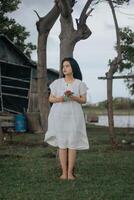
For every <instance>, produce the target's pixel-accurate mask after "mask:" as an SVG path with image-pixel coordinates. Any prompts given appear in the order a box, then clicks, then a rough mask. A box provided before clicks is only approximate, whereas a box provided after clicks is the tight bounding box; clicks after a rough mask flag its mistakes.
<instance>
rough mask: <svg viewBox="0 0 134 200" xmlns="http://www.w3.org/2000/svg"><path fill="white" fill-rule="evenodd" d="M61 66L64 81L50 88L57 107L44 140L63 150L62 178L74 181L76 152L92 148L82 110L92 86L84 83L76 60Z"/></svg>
mask: <svg viewBox="0 0 134 200" xmlns="http://www.w3.org/2000/svg"><path fill="white" fill-rule="evenodd" d="M61 64H62V73H63V74H62V78H59V79H56V80H55V81H53V82H52V83H51V84H50V86H49V87H50V90H51V93H50V96H49V102H51V103H53V104H52V107H51V109H50V112H49V116H48V130H47V132H46V134H45V139H44V141H45V142H47V143H48V144H50V145H52V146H55V147H59V160H60V164H61V168H62V175H61V176H60V179H68V180H74V179H75V178H76V176H75V175H74V174H73V170H74V165H75V160H76V150H82V149H89V142H88V138H87V133H86V125H85V119H84V114H83V110H82V107H81V104H83V103H86V101H87V97H86V95H87V90H88V87H87V86H86V84H85V83H84V82H82V74H81V71H80V68H79V65H78V63H77V61H76V60H75V59H73V58H64V59H63V61H62V63H61Z"/></svg>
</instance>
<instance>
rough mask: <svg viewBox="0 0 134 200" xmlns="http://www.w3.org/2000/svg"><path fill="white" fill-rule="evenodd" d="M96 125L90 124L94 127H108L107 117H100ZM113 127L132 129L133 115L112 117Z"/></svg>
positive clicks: (133, 123) (133, 126) (133, 125)
mask: <svg viewBox="0 0 134 200" xmlns="http://www.w3.org/2000/svg"><path fill="white" fill-rule="evenodd" d="M98 117H99V122H98V123H92V124H96V125H102V126H108V116H107V115H100V116H98ZM114 126H115V127H132V128H134V115H114Z"/></svg>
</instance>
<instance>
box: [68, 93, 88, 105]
mask: <svg viewBox="0 0 134 200" xmlns="http://www.w3.org/2000/svg"><path fill="white" fill-rule="evenodd" d="M69 98H70V100H71V101H76V102H78V103H81V104H83V103H86V101H87V99H86V96H82V95H80V96H74V95H71V96H70V97H69Z"/></svg>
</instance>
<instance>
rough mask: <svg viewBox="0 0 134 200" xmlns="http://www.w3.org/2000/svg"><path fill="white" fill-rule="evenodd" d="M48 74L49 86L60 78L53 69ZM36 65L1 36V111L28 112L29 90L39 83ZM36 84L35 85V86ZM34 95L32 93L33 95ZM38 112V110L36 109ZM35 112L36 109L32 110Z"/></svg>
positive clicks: (49, 69)
mask: <svg viewBox="0 0 134 200" xmlns="http://www.w3.org/2000/svg"><path fill="white" fill-rule="evenodd" d="M47 72H48V89H49V84H50V83H51V82H52V81H53V80H55V79H57V78H58V77H59V72H58V71H57V70H54V69H52V68H48V69H47ZM36 73H37V71H36V64H35V63H34V62H33V61H32V60H31V59H30V58H28V57H27V56H26V55H25V54H23V53H22V52H21V51H20V50H19V49H18V48H17V47H16V46H15V45H14V44H13V43H12V42H11V41H10V40H9V39H8V38H7V37H6V36H4V35H0V111H1V112H6V111H7V112H10V113H23V112H24V111H27V109H28V105H30V104H29V100H31V99H32V97H31V96H30V97H29V90H30V89H31V91H32V90H33V88H34V92H35V93H37V91H36V90H35V85H36V83H37V80H36ZM33 83H34V85H33ZM31 94H32V93H31ZM34 100H35V98H34ZM36 110H37V109H36ZM30 111H32V112H33V111H34V108H32V109H30Z"/></svg>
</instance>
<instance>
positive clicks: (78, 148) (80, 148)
mask: <svg viewBox="0 0 134 200" xmlns="http://www.w3.org/2000/svg"><path fill="white" fill-rule="evenodd" d="M44 142H46V141H44ZM46 143H48V144H49V145H51V146H54V147H58V148H61V149H67V148H68V149H76V150H88V149H89V148H90V147H89V146H88V147H76V148H73V147H60V146H58V145H55V144H53V143H51V142H48V141H47V142H46Z"/></svg>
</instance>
